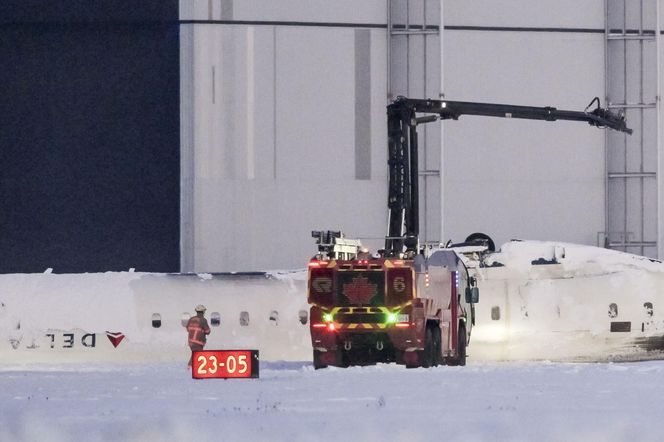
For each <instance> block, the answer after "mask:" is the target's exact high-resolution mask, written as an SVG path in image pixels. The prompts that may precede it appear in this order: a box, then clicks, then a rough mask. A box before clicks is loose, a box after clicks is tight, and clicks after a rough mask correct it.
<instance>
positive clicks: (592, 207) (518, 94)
mask: <svg viewBox="0 0 664 442" xmlns="http://www.w3.org/2000/svg"><path fill="white" fill-rule="evenodd" d="M444 8H445V9H444V17H445V25H446V30H445V33H444V45H443V54H444V60H443V64H444V92H445V96H446V97H448V98H449V99H455V100H464V101H486V102H498V103H514V104H524V105H531V106H555V107H557V108H559V109H571V110H582V109H583V108H584V107H585V106H586V105H587V104H588V103H589V102H590V100H591V99H592V98H593V97H595V96H599V97H601V98H602V101H603V97H604V34H603V33H602V32H601V31H602V30H603V28H604V13H603V1H601V0H595V1H588V2H573V1H563V2H561V1H546V2H529V1H525V0H511V1H504V2H492V1H472V2H461V1H454V2H445V4H444ZM570 11H574V13H573V14H570ZM506 28H507V29H506ZM543 28H546V29H544V30H543ZM575 30H576V31H575ZM443 130H444V134H445V135H444V152H445V154H444V159H445V160H444V177H445V193H444V196H445V198H444V212H443V213H444V233H445V236H447V237H452V238H455V239H458V238H464V237H465V235H467V234H469V233H472V232H474V231H481V232H485V233H487V234H489V235H490V236H491V237H493V238H494V240H495V241H496V243H497V244H499V243H502V242H504V241H506V240H509V239H511V238H528V239H552V238H555V239H556V240H562V241H570V242H576V243H581V244H593V245H596V243H597V233H598V232H600V231H602V230H604V176H605V172H604V133H603V131H601V130H597V129H594V128H591V127H589V126H588V125H587V124H583V123H574V122H554V123H547V122H540V121H525V120H504V119H489V118H481V117H461V119H460V120H459V121H453V122H447V123H445V127H444V129H443Z"/></svg>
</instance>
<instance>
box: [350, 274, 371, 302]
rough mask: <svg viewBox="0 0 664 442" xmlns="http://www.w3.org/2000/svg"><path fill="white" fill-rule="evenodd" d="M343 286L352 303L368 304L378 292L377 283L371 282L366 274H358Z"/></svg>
mask: <svg viewBox="0 0 664 442" xmlns="http://www.w3.org/2000/svg"><path fill="white" fill-rule="evenodd" d="M343 286H344V287H343V294H344V295H345V296H346V298H348V300H349V301H350V302H351V303H352V304H368V303H369V301H370V300H371V298H373V297H374V296H376V293H378V290H377V285H376V284H371V283H370V282H369V280H368V279H367V277H366V276H357V277H355V278H353V280H352V281H351V282H350V283H348V284H344V285H343Z"/></svg>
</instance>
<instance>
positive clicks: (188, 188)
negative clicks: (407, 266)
mask: <svg viewBox="0 0 664 442" xmlns="http://www.w3.org/2000/svg"><path fill="white" fill-rule="evenodd" d="M193 64H194V25H186V26H181V27H180V102H181V104H180V128H181V133H180V140H181V146H180V175H181V177H180V270H181V271H183V272H188V271H193V270H194V266H195V256H194V251H195V248H194V243H195V239H196V238H195V230H194V219H195V214H194V210H195V201H194V196H195V185H194V182H195V173H196V167H195V134H194V123H193V122H194V118H195V115H194V114H195V112H194V99H195V97H194V86H193V78H192V77H193Z"/></svg>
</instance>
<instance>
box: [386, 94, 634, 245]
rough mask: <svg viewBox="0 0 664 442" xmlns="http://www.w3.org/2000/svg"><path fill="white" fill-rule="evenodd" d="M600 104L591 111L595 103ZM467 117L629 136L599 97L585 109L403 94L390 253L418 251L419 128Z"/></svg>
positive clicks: (394, 138) (394, 127) (393, 169)
mask: <svg viewBox="0 0 664 442" xmlns="http://www.w3.org/2000/svg"><path fill="white" fill-rule="evenodd" d="M595 103H596V104H597V107H595V108H594V109H592V110H591V109H590V108H591V107H592V105H593V104H595ZM462 115H477V116H484V117H502V118H521V119H527V120H542V121H557V120H568V121H582V122H586V123H589V124H590V125H591V126H595V127H600V128H610V129H614V130H617V131H621V132H626V133H628V134H631V133H632V130H631V129H629V128H628V127H627V124H626V122H625V117H624V115H623V114H618V113H615V112H611V111H610V110H609V109H605V108H601V107H600V103H599V98H595V99H593V100H592V101H591V102H590V105H588V107H587V108H586V110H584V111H568V110H559V109H556V108H555V107H550V106H547V107H533V106H515V105H510V104H494V103H472V102H466V101H446V100H429V99H413V98H406V97H398V98H397V99H396V100H395V101H394V102H393V103H391V104H390V105H388V107H387V131H388V155H389V156H388V168H389V188H388V202H387V205H388V211H389V221H388V232H387V236H386V240H385V250H386V252H387V253H388V254H389V255H392V256H398V255H399V254H400V253H402V252H406V253H408V252H410V253H415V252H416V250H417V244H418V234H419V207H418V158H417V141H418V140H417V126H418V125H420V124H423V123H430V122H433V121H436V120H450V119H452V120H456V119H458V118H459V117H460V116H462Z"/></svg>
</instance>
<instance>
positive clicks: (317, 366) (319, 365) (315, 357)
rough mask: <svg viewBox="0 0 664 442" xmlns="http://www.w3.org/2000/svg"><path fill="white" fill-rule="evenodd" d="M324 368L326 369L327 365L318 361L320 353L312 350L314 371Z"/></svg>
mask: <svg viewBox="0 0 664 442" xmlns="http://www.w3.org/2000/svg"><path fill="white" fill-rule="evenodd" d="M325 367H327V365H325V364H323V363H322V362H321V361H320V352H319V351H318V350H314V369H315V370H319V369H321V368H325Z"/></svg>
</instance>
